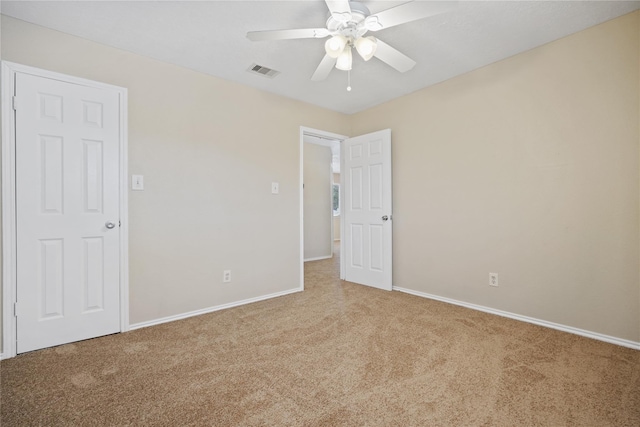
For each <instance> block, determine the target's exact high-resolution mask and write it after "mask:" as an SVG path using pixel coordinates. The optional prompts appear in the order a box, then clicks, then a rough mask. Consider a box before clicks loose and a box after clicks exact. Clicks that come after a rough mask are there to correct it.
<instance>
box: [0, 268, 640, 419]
mask: <svg viewBox="0 0 640 427" xmlns="http://www.w3.org/2000/svg"><path fill="white" fill-rule="evenodd" d="M337 269H338V265H337V261H334V260H327V261H317V262H311V263H307V264H306V266H305V281H306V290H305V291H304V292H303V293H298V294H293V295H289V296H286V297H281V298H277V299H273V300H269V301H264V302H260V303H255V304H250V305H247V306H243V307H239V308H233V309H229V310H224V311H219V312H216V313H211V314H207V315H203V316H199V317H193V318H190V319H186V320H182V321H177V322H173V323H168V324H164V325H159V326H155V327H150V328H146V329H141V330H136V331H133V332H128V333H124V334H118V335H112V336H108V337H103V338H98V339H93V340H89V341H84V342H80V343H75V344H68V345H63V346H60V347H56V348H51V349H47V350H42V351H37V352H33V353H28V354H24V355H21V356H18V357H16V358H13V359H9V360H4V361H2V362H1V365H0V376H1V377H0V378H1V388H0V391H1V396H0V397H1V412H0V413H1V419H0V421H1V423H0V424H1V425H2V426H3V427H9V426H31V425H42V426H73V425H82V426H84V425H91V426H120V425H132V426H138V425H149V426H153V425H163V426H240V425H241V426H339V425H344V426H534V425H535V426H538V425H541V426H562V425H575V426H609V425H610V426H640V352H639V351H635V350H631V349H627V348H623V347H618V346H615V345H611V344H606V343H602V342H598V341H594V340H590V339H587V338H582V337H578V336H574V335H570V334H566V333H563V332H558V331H554V330H551V329H545V328H542V327H538V326H534V325H529V324H526V323H521V322H517V321H514V320H509V319H505V318H501V317H496V316H493V315H489V314H485V313H481V312H476V311H472V310H468V309H465V308H461V307H456V306H452V305H448V304H444V303H440V302H435V301H430V300H426V299H422V298H418V297H414V296H410V295H406V294H402V293H399V292H385V291H378V290H375V289H370V288H366V287H363V286H359V285H355V284H350V283H346V282H340V281H339V280H338V279H337V276H338V273H337Z"/></svg>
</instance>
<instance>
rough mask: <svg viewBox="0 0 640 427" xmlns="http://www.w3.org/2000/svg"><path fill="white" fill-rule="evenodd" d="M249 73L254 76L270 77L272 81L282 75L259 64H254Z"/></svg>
mask: <svg viewBox="0 0 640 427" xmlns="http://www.w3.org/2000/svg"><path fill="white" fill-rule="evenodd" d="M247 71H248V72H250V73H252V74H259V75H261V76H265V77H269V78H270V79H272V78H274V77H275V76H277V75H278V74H280V71H276V70H272V69H271V68H267V67H263V66H262V65H258V64H252V65H251V67H249V69H248V70H247Z"/></svg>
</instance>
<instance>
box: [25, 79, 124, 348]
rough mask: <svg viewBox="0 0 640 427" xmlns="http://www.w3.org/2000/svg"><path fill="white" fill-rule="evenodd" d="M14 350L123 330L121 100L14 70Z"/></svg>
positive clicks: (110, 93) (107, 92)
mask: <svg viewBox="0 0 640 427" xmlns="http://www.w3.org/2000/svg"><path fill="white" fill-rule="evenodd" d="M15 84H16V86H15V88H16V89H15V105H16V108H15V110H16V142H15V144H16V148H15V150H16V151H15V153H16V236H17V239H16V250H17V252H16V254H17V255H16V258H17V261H16V264H17V265H16V272H17V275H16V276H17V285H16V293H17V295H16V296H17V305H16V310H15V311H16V316H17V353H23V352H26V351H31V350H35V349H39V348H44V347H50V346H54V345H59V344H63V343H67V342H72V341H78V340H83V339H87V338H92V337H96V336H100V335H106V334H111V333H114V332H119V331H120V278H119V275H120V238H121V237H120V229H119V226H120V201H119V200H120V193H119V192H120V177H119V175H120V163H119V161H120V160H119V158H120V152H119V150H120V135H121V134H120V130H121V128H120V127H121V126H122V124H121V123H120V113H121V112H120V99H119V94H118V92H116V91H112V90H107V89H100V88H95V87H87V86H83V85H79V84H72V83H67V82H64V81H59V80H55V79H51V78H45V77H40V76H35V75H30V74H25V73H17V74H16V81H15Z"/></svg>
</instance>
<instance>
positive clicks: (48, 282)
mask: <svg viewBox="0 0 640 427" xmlns="http://www.w3.org/2000/svg"><path fill="white" fill-rule="evenodd" d="M38 252H39V254H38V255H39V259H38V270H39V271H38V273H39V274H38V276H39V277H38V278H39V280H38V282H39V283H38V294H39V298H38V299H39V300H40V310H39V311H40V315H39V318H38V320H51V319H57V318H60V317H62V316H63V315H64V243H63V241H62V239H50V240H40V250H39V251H38Z"/></svg>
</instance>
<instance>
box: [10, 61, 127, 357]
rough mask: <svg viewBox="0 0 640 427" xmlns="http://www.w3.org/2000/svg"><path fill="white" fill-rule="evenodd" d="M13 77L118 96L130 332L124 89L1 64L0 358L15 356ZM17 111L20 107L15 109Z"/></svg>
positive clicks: (123, 304) (123, 305)
mask: <svg viewBox="0 0 640 427" xmlns="http://www.w3.org/2000/svg"><path fill="white" fill-rule="evenodd" d="M16 73H25V74H31V75H34V76H39V77H44V78H49V79H53V80H59V81H63V82H66V83H71V84H77V85H82V86H88V87H92V88H97V89H107V90H110V91H113V92H117V93H118V95H119V100H120V103H119V106H120V174H119V175H120V189H119V190H120V221H121V226H120V228H119V232H120V331H121V332H125V331H127V330H129V239H128V236H129V221H128V220H129V217H128V194H129V192H128V178H127V170H128V165H127V160H128V151H127V150H128V140H127V136H128V123H127V117H128V112H127V89H126V88H122V87H118V86H113V85H110V84H106V83H100V82H95V81H92V80H86V79H82V78H79V77H73V76H68V75H65V74H60V73H55V72H52V71H47V70H42V69H39V68H34V67H29V66H26V65H21V64H16V63H13V62H8V61H2V353H1V355H2V358H10V357H14V356H15V355H16V338H17V336H16V318H15V313H14V306H15V302H16V252H17V249H16V217H15V212H16V186H15V184H16V183H15V168H16V157H15V156H16V153H15V120H14V114H13V95H14V94H15V75H16ZM18 108H19V106H18Z"/></svg>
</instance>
